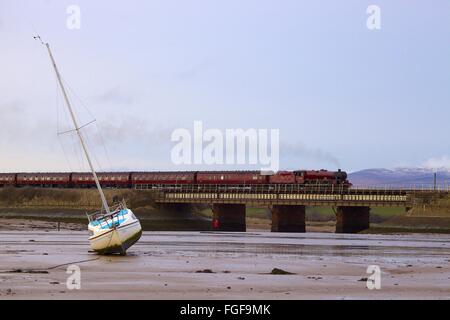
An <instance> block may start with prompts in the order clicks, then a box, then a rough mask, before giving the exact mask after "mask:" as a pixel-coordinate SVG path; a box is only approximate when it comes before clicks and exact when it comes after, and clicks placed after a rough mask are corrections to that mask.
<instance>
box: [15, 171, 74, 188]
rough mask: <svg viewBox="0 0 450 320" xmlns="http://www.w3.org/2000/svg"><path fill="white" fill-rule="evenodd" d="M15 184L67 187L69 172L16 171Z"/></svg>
mask: <svg viewBox="0 0 450 320" xmlns="http://www.w3.org/2000/svg"><path fill="white" fill-rule="evenodd" d="M16 184H17V185H18V186H37V187H68V186H69V184H70V173H65V172H54V173H18V174H17V183H16Z"/></svg>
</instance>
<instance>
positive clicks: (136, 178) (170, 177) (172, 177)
mask: <svg viewBox="0 0 450 320" xmlns="http://www.w3.org/2000/svg"><path fill="white" fill-rule="evenodd" d="M195 174H196V173H195V172H181V171H179V172H177V171H174V172H133V173H132V174H131V182H132V184H133V187H139V186H157V185H168V184H171V185H178V184H183V185H184V184H194V183H195Z"/></svg>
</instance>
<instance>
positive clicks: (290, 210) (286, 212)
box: [272, 205, 305, 232]
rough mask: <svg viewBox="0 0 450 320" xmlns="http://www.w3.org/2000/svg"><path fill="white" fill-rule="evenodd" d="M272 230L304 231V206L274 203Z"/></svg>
mask: <svg viewBox="0 0 450 320" xmlns="http://www.w3.org/2000/svg"><path fill="white" fill-rule="evenodd" d="M272 232H305V206H299V205H274V206H273V207H272Z"/></svg>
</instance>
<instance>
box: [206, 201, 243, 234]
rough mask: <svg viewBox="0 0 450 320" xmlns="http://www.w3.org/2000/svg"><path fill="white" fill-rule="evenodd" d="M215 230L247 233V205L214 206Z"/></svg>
mask: <svg viewBox="0 0 450 320" xmlns="http://www.w3.org/2000/svg"><path fill="white" fill-rule="evenodd" d="M212 211H213V229H214V230H217V231H240V232H245V231H246V224H245V204H213V206H212Z"/></svg>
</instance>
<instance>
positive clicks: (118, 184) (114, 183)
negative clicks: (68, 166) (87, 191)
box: [72, 172, 131, 188]
mask: <svg viewBox="0 0 450 320" xmlns="http://www.w3.org/2000/svg"><path fill="white" fill-rule="evenodd" d="M97 177H98V181H99V182H100V184H101V185H102V187H105V188H130V187H131V181H130V173H128V172H99V173H97ZM72 185H73V186H74V187H75V188H77V187H78V188H91V187H95V181H94V177H93V176H92V173H90V172H78V173H73V174H72Z"/></svg>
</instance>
